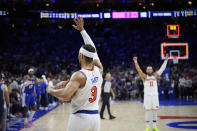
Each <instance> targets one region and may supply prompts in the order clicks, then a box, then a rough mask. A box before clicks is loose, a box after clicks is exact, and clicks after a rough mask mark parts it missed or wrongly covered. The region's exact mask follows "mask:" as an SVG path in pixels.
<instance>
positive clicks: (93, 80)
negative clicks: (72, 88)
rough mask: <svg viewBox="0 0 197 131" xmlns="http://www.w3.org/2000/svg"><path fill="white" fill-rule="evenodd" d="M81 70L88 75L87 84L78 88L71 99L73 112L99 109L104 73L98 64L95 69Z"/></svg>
mask: <svg viewBox="0 0 197 131" xmlns="http://www.w3.org/2000/svg"><path fill="white" fill-rule="evenodd" d="M80 72H81V73H82V74H83V75H84V76H85V77H86V84H85V86H84V87H83V88H79V89H78V90H77V92H76V94H75V96H74V97H73V99H72V101H71V108H72V109H71V110H72V113H75V112H77V111H79V110H98V109H99V106H98V103H99V97H100V94H101V85H102V82H103V78H102V74H101V73H100V71H99V68H98V67H96V66H94V68H93V70H86V69H82V70H80Z"/></svg>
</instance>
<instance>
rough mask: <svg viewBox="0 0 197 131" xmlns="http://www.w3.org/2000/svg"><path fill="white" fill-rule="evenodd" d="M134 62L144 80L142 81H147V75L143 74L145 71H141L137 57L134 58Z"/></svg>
mask: <svg viewBox="0 0 197 131" xmlns="http://www.w3.org/2000/svg"><path fill="white" fill-rule="evenodd" d="M133 61H134V63H135V68H136V70H137V72H138V74H139V76H140V78H141V79H142V81H143V82H144V81H145V78H146V74H144V73H143V71H142V70H141V68H140V66H139V64H138V61H137V57H133Z"/></svg>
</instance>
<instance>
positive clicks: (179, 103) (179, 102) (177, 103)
mask: <svg viewBox="0 0 197 131" xmlns="http://www.w3.org/2000/svg"><path fill="white" fill-rule="evenodd" d="M141 102H142V103H143V101H141ZM159 105H160V106H193V105H197V101H196V100H193V99H188V100H186V99H183V100H180V99H177V100H159Z"/></svg>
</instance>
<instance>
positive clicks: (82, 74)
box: [79, 71, 87, 80]
mask: <svg viewBox="0 0 197 131" xmlns="http://www.w3.org/2000/svg"><path fill="white" fill-rule="evenodd" d="M79 72H81V74H82V75H83V76H84V77H85V78H86V80H87V76H86V75H85V73H83V72H82V71H79Z"/></svg>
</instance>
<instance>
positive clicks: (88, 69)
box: [84, 67, 94, 71]
mask: <svg viewBox="0 0 197 131" xmlns="http://www.w3.org/2000/svg"><path fill="white" fill-rule="evenodd" d="M84 70H88V71H93V70H94V67H92V69H84Z"/></svg>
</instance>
